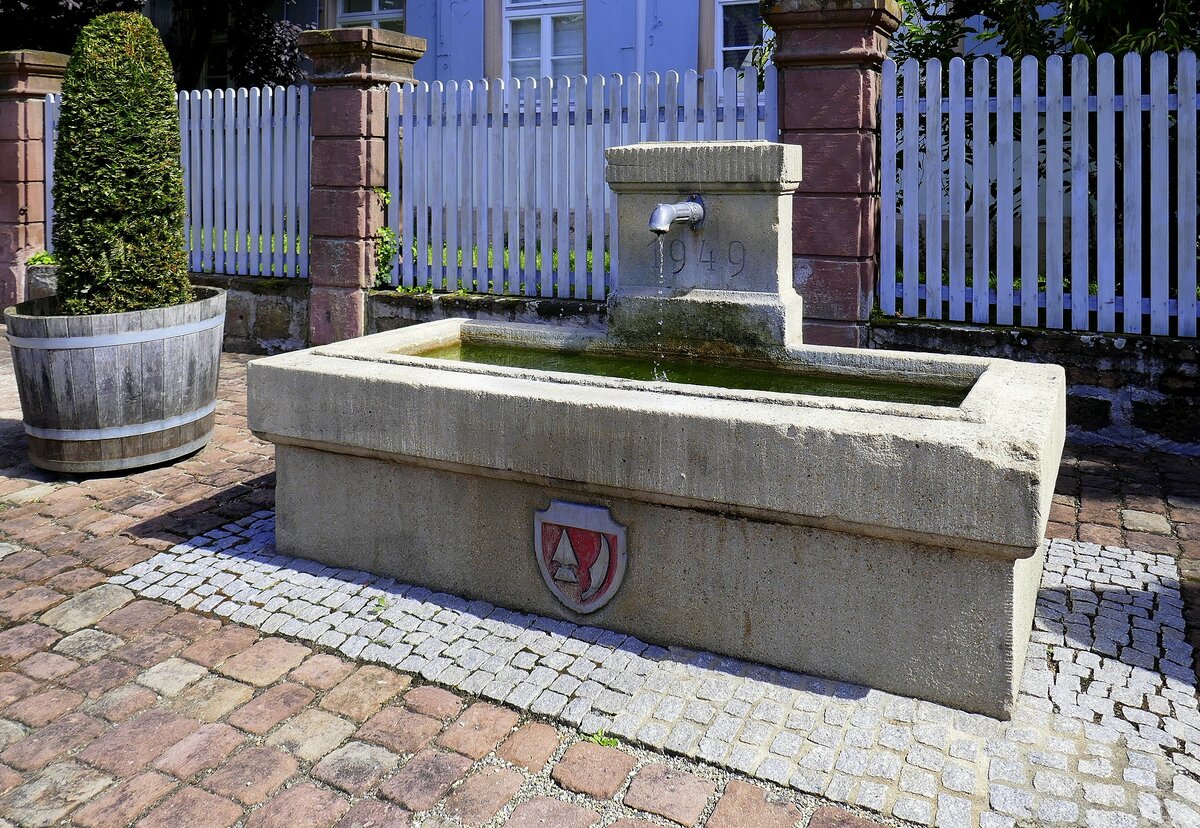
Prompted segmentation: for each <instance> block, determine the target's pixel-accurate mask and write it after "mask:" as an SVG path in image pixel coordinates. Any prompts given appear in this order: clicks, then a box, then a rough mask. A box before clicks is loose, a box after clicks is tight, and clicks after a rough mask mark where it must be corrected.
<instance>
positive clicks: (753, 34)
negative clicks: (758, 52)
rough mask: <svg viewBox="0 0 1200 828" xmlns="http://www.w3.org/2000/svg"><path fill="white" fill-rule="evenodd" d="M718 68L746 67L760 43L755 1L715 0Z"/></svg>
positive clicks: (758, 19) (758, 18)
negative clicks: (726, 0) (728, 0)
mask: <svg viewBox="0 0 1200 828" xmlns="http://www.w3.org/2000/svg"><path fill="white" fill-rule="evenodd" d="M716 34H717V55H716V56H717V68H718V69H728V68H729V67H733V68H734V69H748V68H750V66H751V63H750V58H751V55H752V54H753V52H754V47H755V46H759V45H761V44H762V42H763V20H762V15H761V14H760V13H759V11H758V3H744V2H725V0H717V26H716Z"/></svg>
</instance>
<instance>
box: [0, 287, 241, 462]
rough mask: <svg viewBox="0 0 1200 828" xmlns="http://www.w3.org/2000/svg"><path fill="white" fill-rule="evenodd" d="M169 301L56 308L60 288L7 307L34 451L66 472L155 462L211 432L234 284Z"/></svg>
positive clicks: (196, 445)
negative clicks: (85, 309) (145, 306)
mask: <svg viewBox="0 0 1200 828" xmlns="http://www.w3.org/2000/svg"><path fill="white" fill-rule="evenodd" d="M196 296H197V299H196V301H194V302H189V303H187V304H185V305H174V306H172V307H169V308H154V309H152V310H142V311H130V312H128V313H109V314H94V315H89V316H56V315H54V314H55V313H56V311H57V299H56V298H55V297H53V296H50V297H47V298H44V299H35V300H33V301H30V302H24V303H22V304H20V305H17V306H16V307H12V308H8V309H7V310H5V312H4V321H5V323H6V324H7V325H8V341H9V345H10V346H11V347H12V354H13V365H14V368H15V370H16V375H17V388H18V391H19V392H20V395H21V411H22V412H23V414H24V418H25V434H26V436H27V437H28V440H29V456H30V459H31V460H32V461H33V464H34V465H35V466H39V467H40V468H43V469H50V470H52V471H63V472H107V471H119V470H121V469H131V468H138V467H141V466H151V465H154V464H156V463H162V462H165V461H167V460H173V459H175V458H177V457H182V456H183V455H185V454H190V453H191V452H194V451H196V450H198V449H200V448H203V447H204V445H205V444H206V443H207V442H208V441H209V439H210V438H211V437H212V430H213V422H214V419H215V409H216V397H217V370H218V368H219V366H220V361H221V341H222V336H223V333H224V326H225V291H223V290H220V289H218V288H208V287H198V288H196Z"/></svg>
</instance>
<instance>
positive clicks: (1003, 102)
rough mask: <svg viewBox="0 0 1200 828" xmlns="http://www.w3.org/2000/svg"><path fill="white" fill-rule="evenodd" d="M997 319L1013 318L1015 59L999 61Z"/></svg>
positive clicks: (1007, 322) (1001, 321) (1003, 321)
mask: <svg viewBox="0 0 1200 828" xmlns="http://www.w3.org/2000/svg"><path fill="white" fill-rule="evenodd" d="M996 91H997V95H996V97H997V99H998V101H999V104H998V110H997V112H996V322H997V323H999V324H1001V325H1011V324H1012V322H1013V248H1014V244H1013V217H1014V216H1013V207H1014V204H1013V198H1014V197H1013V112H1014V111H1015V108H1014V107H1013V62H1012V59H1011V58H1007V57H1002V58H1000V60H998V61H997V63H996Z"/></svg>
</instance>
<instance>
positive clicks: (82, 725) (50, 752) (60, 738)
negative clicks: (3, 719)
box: [0, 713, 104, 771]
mask: <svg viewBox="0 0 1200 828" xmlns="http://www.w3.org/2000/svg"><path fill="white" fill-rule="evenodd" d="M103 732H104V725H102V724H101V723H100V722H98V721H96V720H95V719H93V718H92V717H90V716H86V715H84V714H83V713H68V714H67V715H66V716H63V717H62V718H60V719H59V720H58V721H56V722H54V723H52V724H49V725H47V726H46V727H43V728H41V729H40V730H35V731H33V732H32V733H30V734H29V735H28V736H26V737H25V738H24V739H22V740H20V741H19V742H14V743H13V744H11V745H9V746H8V748H7V749H5V751H4V753H0V760H3V761H4V762H6V763H7V764H9V765H12V766H13V767H14V768H16V769H17V770H23V771H34V770H38V769H40V768H43V767H45V766H46V765H48V764H50V763H51V762H53V761H54V760H55V759H57V758H58V757H59V756H62V755H63V754H64V753H66V752H68V751H71V750H75V749H76V748H79V747H82V746H83V745H86V744H88V743H89V742H91V741H92V740H93V739H95V738H96V737H97V736H99V735H100V734H101V733H103Z"/></svg>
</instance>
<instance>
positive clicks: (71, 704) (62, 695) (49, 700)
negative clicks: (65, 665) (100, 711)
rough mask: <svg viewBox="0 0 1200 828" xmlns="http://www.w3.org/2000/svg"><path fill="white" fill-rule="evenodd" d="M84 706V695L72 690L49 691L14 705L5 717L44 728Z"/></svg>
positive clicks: (6, 712)
mask: <svg viewBox="0 0 1200 828" xmlns="http://www.w3.org/2000/svg"><path fill="white" fill-rule="evenodd" d="M81 704H83V694H82V693H76V692H74V691H72V690H62V689H58V690H47V691H46V692H44V693H38V694H37V695H35V696H30V697H29V698H27V699H22V700H21V701H19V702H17V703H15V704H13V705H12V706H11V707H9V708H8V709H7V710H6V711H4V715H5V716H6V717H7V718H9V719H16V720H17V721H18V722H21V723H23V724H27V725H29V726H30V727H42V726H44V725H47V724H50V722H52V721H54V720H55V719H57V718H59V717H60V716H63V715H66V714H67V713H70V712H71V711H72V710H74V709H75V708H77V707H79V705H81Z"/></svg>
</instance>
